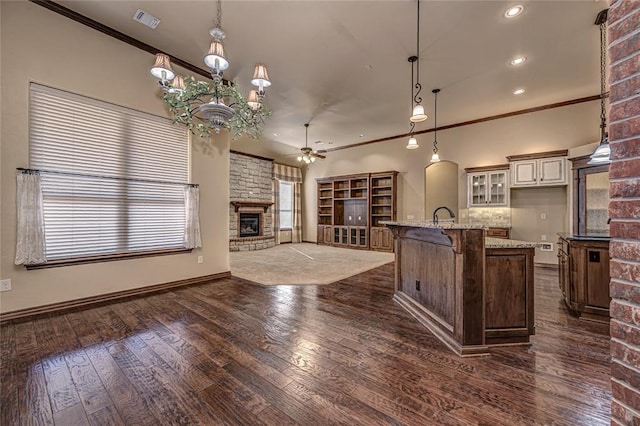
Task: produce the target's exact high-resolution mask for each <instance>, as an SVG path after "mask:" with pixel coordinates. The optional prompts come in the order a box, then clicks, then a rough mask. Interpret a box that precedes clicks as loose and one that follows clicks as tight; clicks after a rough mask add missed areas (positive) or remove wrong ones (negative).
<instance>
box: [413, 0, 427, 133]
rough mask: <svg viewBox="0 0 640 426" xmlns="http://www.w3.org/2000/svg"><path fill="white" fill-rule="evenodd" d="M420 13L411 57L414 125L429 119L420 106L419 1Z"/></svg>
mask: <svg viewBox="0 0 640 426" xmlns="http://www.w3.org/2000/svg"><path fill="white" fill-rule="evenodd" d="M416 3H417V6H418V12H417V25H416V56H410V57H409V62H411V86H412V90H413V87H415V88H416V93H415V95H414V96H413V101H414V102H415V105H413V103H412V106H413V109H412V111H411V117H410V118H409V120H410V121H411V122H412V123H420V122H422V121H424V120H426V119H427V115H426V114H425V113H424V107H423V106H422V105H420V102H422V98H421V97H420V91H421V90H422V85H421V84H420V61H418V56H419V55H420V0H417V2H416ZM414 65H415V68H416V83H415V86H414V85H413V68H414Z"/></svg>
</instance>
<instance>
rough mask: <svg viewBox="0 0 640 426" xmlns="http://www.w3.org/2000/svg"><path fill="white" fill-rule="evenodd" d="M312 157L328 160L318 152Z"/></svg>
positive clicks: (313, 153)
mask: <svg viewBox="0 0 640 426" xmlns="http://www.w3.org/2000/svg"><path fill="white" fill-rule="evenodd" d="M311 155H313V156H314V157H316V158H321V159H325V158H327V157H326V156H325V155H322V154H318V153H317V152H312V153H311Z"/></svg>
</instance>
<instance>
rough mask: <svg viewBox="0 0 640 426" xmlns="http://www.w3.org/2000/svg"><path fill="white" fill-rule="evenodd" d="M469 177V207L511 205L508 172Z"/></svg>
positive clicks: (480, 173) (490, 172)
mask: <svg viewBox="0 0 640 426" xmlns="http://www.w3.org/2000/svg"><path fill="white" fill-rule="evenodd" d="M467 170H469V169H467ZM467 176H468V181H467V185H468V186H467V193H468V197H467V204H468V207H492V206H507V205H509V171H508V170H494V171H484V172H473V173H468V175H467Z"/></svg>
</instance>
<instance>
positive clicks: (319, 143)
mask: <svg viewBox="0 0 640 426" xmlns="http://www.w3.org/2000/svg"><path fill="white" fill-rule="evenodd" d="M314 143H315V144H316V145H324V142H322V141H315V142H314Z"/></svg>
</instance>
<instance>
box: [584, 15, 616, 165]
mask: <svg viewBox="0 0 640 426" xmlns="http://www.w3.org/2000/svg"><path fill="white" fill-rule="evenodd" d="M608 11H609V9H604V10H602V11H600V13H598V16H597V17H596V22H595V24H596V25H599V26H600V144H599V145H598V147H597V148H596V150H595V151H594V152H593V154H591V158H590V159H589V162H588V163H587V164H589V165H600V164H609V163H611V157H610V156H611V147H610V146H609V133H608V132H607V117H606V109H605V94H606V93H605V81H606V75H607V50H606V49H607V31H606V30H607V13H608Z"/></svg>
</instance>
